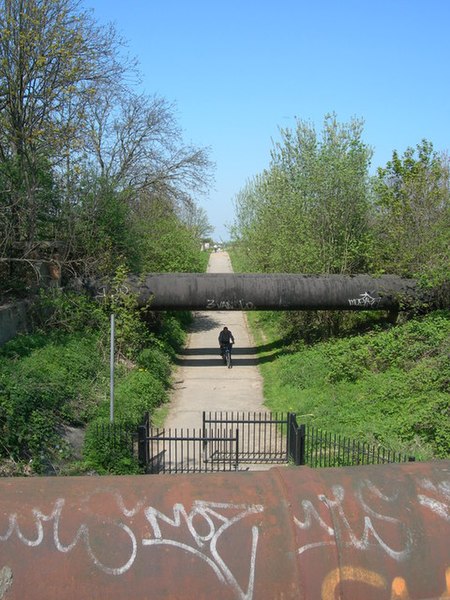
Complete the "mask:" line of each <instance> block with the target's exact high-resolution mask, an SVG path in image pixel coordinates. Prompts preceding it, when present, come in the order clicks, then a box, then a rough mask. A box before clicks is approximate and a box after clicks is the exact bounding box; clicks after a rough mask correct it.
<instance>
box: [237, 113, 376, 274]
mask: <svg viewBox="0 0 450 600" xmlns="http://www.w3.org/2000/svg"><path fill="white" fill-rule="evenodd" d="M361 138H362V122H361V121H358V120H352V121H351V122H350V123H349V124H344V125H341V124H339V123H338V122H337V120H336V117H335V115H328V116H326V117H325V121H324V128H323V132H322V137H321V138H319V137H318V135H317V133H316V131H315V130H314V128H313V127H312V126H311V125H310V124H308V123H305V122H302V121H298V122H297V127H296V129H295V130H294V131H292V130H290V129H282V130H281V141H280V142H278V143H276V144H275V145H274V148H273V150H272V160H271V165H270V168H269V169H268V170H267V171H265V172H264V173H263V174H262V175H261V176H259V177H258V178H256V179H255V180H254V181H253V182H252V183H251V185H250V186H249V187H247V188H246V189H245V190H244V191H243V192H242V193H241V194H240V195H239V196H238V198H237V208H238V225H237V230H238V232H239V233H240V234H242V235H244V236H246V235H247V236H249V238H248V239H247V240H246V242H248V244H249V245H250V246H251V252H252V253H253V252H255V260H258V261H259V268H260V269H262V270H264V271H273V270H283V271H296V272H304V273H311V272H315V273H354V272H358V271H361V270H363V269H364V267H365V266H366V263H367V257H368V253H369V243H370V240H369V235H368V214H369V197H368V166H369V162H370V158H371V150H370V148H369V147H368V146H367V145H366V144H364V143H363V141H362V139H361ZM239 221H240V223H239ZM258 257H259V258H258Z"/></svg>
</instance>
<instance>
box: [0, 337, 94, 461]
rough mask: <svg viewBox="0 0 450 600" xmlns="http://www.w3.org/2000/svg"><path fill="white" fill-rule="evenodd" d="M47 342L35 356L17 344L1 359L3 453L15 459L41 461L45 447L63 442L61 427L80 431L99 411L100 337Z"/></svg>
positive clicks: (0, 431)
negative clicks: (56, 441) (59, 432)
mask: <svg viewBox="0 0 450 600" xmlns="http://www.w3.org/2000/svg"><path fill="white" fill-rule="evenodd" d="M48 341H50V343H47V345H46V346H44V347H36V348H35V350H34V351H33V352H31V351H30V347H31V346H32V345H33V344H31V345H30V346H28V347H25V345H24V344H23V343H22V344H21V346H20V348H18V345H17V342H16V341H14V340H13V342H9V343H8V344H6V346H5V347H4V348H3V350H2V352H1V353H0V434H1V439H2V446H0V453H2V452H8V454H9V455H11V456H12V457H13V458H15V459H22V458H23V459H30V458H31V459H33V460H34V461H38V460H39V459H40V456H41V450H42V448H43V447H44V446H45V444H46V441H47V442H48V443H49V444H50V446H49V448H51V446H52V445H54V442H55V440H56V439H59V438H58V435H57V432H56V429H57V426H58V425H59V424H60V423H61V422H67V423H70V424H72V425H80V424H82V423H85V422H86V421H87V420H88V419H89V418H91V417H92V415H93V414H94V411H95V410H96V403H97V393H96V388H97V386H98V385H100V384H101V383H102V382H103V381H102V375H103V372H104V371H103V369H104V362H103V357H102V354H101V352H100V351H99V348H98V338H97V336H95V335H93V334H90V335H85V336H81V335H72V336H53V337H52V336H50V340H47V342H48ZM38 346H39V345H38ZM24 348H25V350H24ZM18 351H20V352H22V355H23V358H22V359H21V360H20V368H18V361H19V359H18V358H17V352H18ZM99 380H100V381H99ZM51 432H53V433H52V434H51ZM36 464H37V463H36Z"/></svg>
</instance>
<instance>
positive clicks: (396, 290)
mask: <svg viewBox="0 0 450 600" xmlns="http://www.w3.org/2000/svg"><path fill="white" fill-rule="evenodd" d="M90 286H91V289H92V291H93V293H94V294H95V295H96V297H97V298H102V297H103V296H104V295H107V293H108V289H107V286H102V284H100V283H99V282H97V283H96V282H91V284H90ZM122 291H124V292H132V293H134V294H136V295H137V297H138V302H139V303H140V304H146V303H147V302H148V301H149V300H150V299H151V307H152V309H153V310H371V309H372V310H373V309H398V308H399V298H401V300H402V302H401V304H402V308H406V307H407V306H408V303H409V302H417V301H420V300H421V299H424V298H422V297H421V295H420V294H422V293H423V292H420V291H419V289H418V287H417V284H416V282H415V281H414V280H411V279H404V278H401V277H397V276H394V275H384V276H382V277H378V278H375V277H371V276H369V275H352V276H349V275H301V274H297V273H277V274H275V273H271V274H267V273H237V274H236V273H149V274H147V275H146V276H145V277H144V278H138V277H133V276H131V277H129V278H128V279H127V281H126V282H125V283H124V284H123V288H122ZM428 300H430V299H428Z"/></svg>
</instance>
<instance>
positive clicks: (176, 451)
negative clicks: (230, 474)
mask: <svg viewBox="0 0 450 600" xmlns="http://www.w3.org/2000/svg"><path fill="white" fill-rule="evenodd" d="M289 416H290V413H244V412H242V413H240V412H203V415H202V427H201V429H198V430H193V429H190V430H189V429H185V430H183V429H160V428H155V427H151V426H150V422H149V419H148V416H147V417H146V420H145V421H144V423H143V425H141V426H139V428H138V449H139V462H140V464H141V466H142V467H144V468H145V471H146V472H147V473H199V472H203V473H205V472H212V471H238V470H249V468H250V465H251V464H254V465H261V464H280V463H287V462H288V461H289V456H290V448H291V449H292V447H293V448H295V444H294V446H293V445H292V442H291V443H289V438H292V434H290V433H289V431H290V429H291V428H292V426H291V427H289V423H290V420H289ZM294 462H295V464H299V462H298V461H294Z"/></svg>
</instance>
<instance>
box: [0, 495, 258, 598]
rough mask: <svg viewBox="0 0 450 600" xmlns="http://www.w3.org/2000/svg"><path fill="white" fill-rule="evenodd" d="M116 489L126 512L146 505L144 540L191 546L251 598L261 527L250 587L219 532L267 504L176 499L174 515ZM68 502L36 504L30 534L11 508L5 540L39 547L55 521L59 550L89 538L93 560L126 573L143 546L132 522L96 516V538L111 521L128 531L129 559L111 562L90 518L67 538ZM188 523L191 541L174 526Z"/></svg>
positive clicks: (254, 533)
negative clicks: (188, 503)
mask: <svg viewBox="0 0 450 600" xmlns="http://www.w3.org/2000/svg"><path fill="white" fill-rule="evenodd" d="M111 493H112V495H113V497H114V499H115V504H116V506H117V508H118V510H119V513H120V514H121V515H122V517H125V518H134V517H136V516H137V515H138V514H139V513H140V512H141V511H142V512H143V515H144V516H145V518H146V520H147V521H148V523H149V524H150V526H151V530H152V533H153V537H148V536H147V537H143V538H142V539H141V540H140V541H141V543H142V546H145V547H150V546H162V545H169V546H175V547H177V548H179V549H180V550H183V551H187V552H190V553H192V554H194V555H195V556H197V557H198V558H200V559H202V560H203V561H204V562H205V563H206V564H207V565H208V566H209V567H210V568H211V569H212V570H213V572H214V573H215V575H216V576H217V578H218V580H219V581H220V582H221V583H223V584H226V585H228V586H230V587H231V588H232V589H233V590H234V592H235V595H236V598H238V599H239V600H251V598H252V597H253V590H254V582H255V563H256V550H257V545H258V537H259V530H258V527H256V526H253V527H252V528H251V555H250V560H249V576H248V582H247V589H246V590H245V591H244V590H243V589H242V588H241V587H240V585H239V584H238V582H237V579H236V578H235V576H234V575H233V573H232V572H231V570H230V568H229V567H228V565H227V564H226V562H225V560H224V558H223V556H222V555H221V553H220V552H219V550H218V548H217V545H218V541H219V538H220V536H221V535H222V534H223V533H224V532H225V531H227V530H229V528H230V527H232V526H233V525H235V524H237V523H238V522H241V521H242V519H244V518H245V517H247V516H249V515H252V514H256V513H260V512H263V510H264V508H263V507H262V506H261V505H244V504H227V503H215V502H206V501H203V500H196V501H194V502H193V504H192V507H191V509H190V510H189V511H187V510H186V508H185V507H184V506H183V505H182V504H180V503H177V504H175V505H174V506H173V509H172V512H173V517H169V516H166V515H165V514H164V513H162V512H161V511H159V510H157V509H156V508H154V507H152V506H146V505H145V503H144V502H138V503H137V504H136V506H135V507H133V508H131V509H130V508H127V507H126V506H125V503H124V501H123V498H122V496H121V495H120V494H118V493H114V492H111ZM65 505H66V502H65V500H64V499H63V498H58V499H57V500H56V501H55V502H54V504H53V507H52V510H51V511H50V512H49V513H48V514H45V513H43V512H42V511H41V510H39V509H37V508H34V509H33V510H32V511H31V514H32V517H33V520H32V523H33V528H34V532H35V533H34V534H33V535H30V534H28V535H25V534H24V533H23V530H22V529H23V528H22V529H21V527H20V524H19V518H18V516H17V514H16V513H12V514H10V515H9V517H8V525H7V528H6V531H5V532H4V533H0V542H7V541H8V540H9V539H10V538H12V537H13V536H15V537H16V538H17V539H19V540H20V541H21V542H22V543H23V544H25V545H26V546H28V547H30V548H37V547H39V546H40V545H41V544H42V542H43V540H44V537H45V524H46V523H52V534H53V535H52V537H53V544H54V547H55V549H56V550H57V551H58V552H61V553H65V554H66V553H70V552H71V551H72V550H73V549H74V548H75V547H76V546H78V544H80V543H81V544H84V547H85V549H86V552H87V555H88V556H89V558H90V560H91V561H92V562H93V564H94V565H95V566H96V567H97V568H98V569H99V570H100V571H102V572H103V573H106V574H108V575H122V574H123V573H126V572H127V571H128V570H129V569H130V568H131V567H132V566H133V564H134V562H135V560H136V557H137V554H138V547H139V546H138V539H137V535H136V534H135V533H134V532H133V530H132V528H131V526H129V525H127V524H125V523H123V522H121V519H119V520H118V521H112V520H104V519H102V518H100V519H99V520H97V521H96V522H95V524H94V528H95V536H94V537H95V538H96V539H98V538H99V537H101V536H100V533H99V528H100V531H101V528H102V527H104V526H108V527H109V528H110V527H113V528H115V529H116V531H117V533H119V532H123V533H124V534H125V536H126V537H127V538H128V539H129V542H130V545H129V548H127V545H126V544H121V548H124V552H126V560H125V561H124V562H123V564H122V565H120V566H112V565H107V564H105V563H104V562H102V561H101V560H100V559H99V558H98V556H97V555H96V553H95V552H94V549H93V548H92V545H91V542H90V538H91V533H90V528H89V526H88V524H86V523H82V524H81V525H80V526H79V527H78V530H77V531H76V533H75V535H72V536H71V539H70V541H68V542H63V541H62V535H61V531H62V530H63V529H64V527H63V524H62V516H63V510H64V507H65ZM224 513H225V514H224ZM227 515H228V516H227ZM194 521H195V522H197V521H200V522H201V524H202V527H203V528H202V531H203V533H200V532H199V525H197V527H196V526H195V524H194ZM205 525H206V527H205ZM167 527H169V528H171V531H172V535H170V536H169V535H167V534H165V535H163V529H167ZM185 528H186V529H187V531H188V532H189V534H190V536H191V538H192V544H187V543H186V542H185V541H180V540H179V539H176V535H174V534H176V531H175V532H174V529H175V530H178V531H179V533H180V535H181V534H182V533H183V534H184V532H185V531H186V529H185ZM106 535H107V536H108V539H109V538H110V535H111V532H110V531H108V532H107V533H106ZM184 535H185V534H184Z"/></svg>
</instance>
